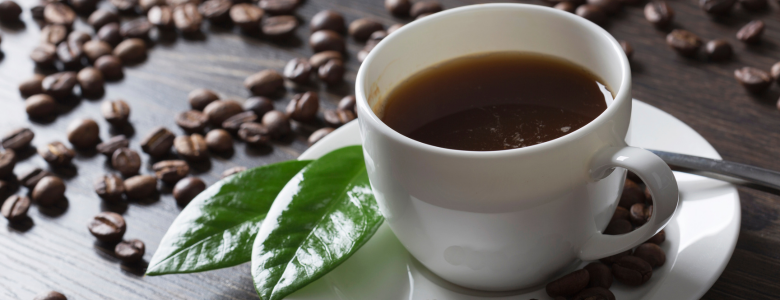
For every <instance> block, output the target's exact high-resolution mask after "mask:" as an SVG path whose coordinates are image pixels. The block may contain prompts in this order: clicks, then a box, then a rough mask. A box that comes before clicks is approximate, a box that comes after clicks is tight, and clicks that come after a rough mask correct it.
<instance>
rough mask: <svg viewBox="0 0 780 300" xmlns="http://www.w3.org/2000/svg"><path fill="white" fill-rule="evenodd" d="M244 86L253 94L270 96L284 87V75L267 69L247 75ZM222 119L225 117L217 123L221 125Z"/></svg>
mask: <svg viewBox="0 0 780 300" xmlns="http://www.w3.org/2000/svg"><path fill="white" fill-rule="evenodd" d="M244 87H246V88H247V89H249V91H251V92H252V94H255V95H258V96H268V95H272V94H274V93H276V91H278V90H279V89H281V88H282V87H284V77H282V75H281V74H279V72H276V70H272V69H266V70H262V71H260V72H257V73H255V74H253V75H250V76H249V77H247V78H246V80H244ZM228 117H229V116H228ZM222 121H224V119H222V120H220V122H219V123H217V124H216V125H219V124H220V123H222Z"/></svg>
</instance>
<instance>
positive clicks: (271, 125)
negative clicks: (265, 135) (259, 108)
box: [262, 110, 291, 138]
mask: <svg viewBox="0 0 780 300" xmlns="http://www.w3.org/2000/svg"><path fill="white" fill-rule="evenodd" d="M262 124H263V126H265V128H267V129H268V132H269V133H270V134H271V137H273V138H279V137H281V136H284V135H286V134H288V133H290V131H291V128H290V120H289V119H288V118H287V116H286V115H285V114H284V113H282V112H281V111H278V110H272V111H269V112H267V113H266V114H265V115H264V116H263V122H262Z"/></svg>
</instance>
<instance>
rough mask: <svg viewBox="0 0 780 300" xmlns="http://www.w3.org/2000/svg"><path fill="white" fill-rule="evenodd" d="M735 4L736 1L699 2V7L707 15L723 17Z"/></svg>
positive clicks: (705, 0) (711, 0) (702, 0)
mask: <svg viewBox="0 0 780 300" xmlns="http://www.w3.org/2000/svg"><path fill="white" fill-rule="evenodd" d="M736 3H737V0H699V7H701V9H702V10H704V11H705V12H706V13H708V14H713V15H725V14H727V13H728V12H729V11H731V8H732V7H734V4H736Z"/></svg>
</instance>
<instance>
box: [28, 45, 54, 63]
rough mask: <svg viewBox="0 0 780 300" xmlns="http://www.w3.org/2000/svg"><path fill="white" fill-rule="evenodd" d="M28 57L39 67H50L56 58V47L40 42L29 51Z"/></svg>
mask: <svg viewBox="0 0 780 300" xmlns="http://www.w3.org/2000/svg"><path fill="white" fill-rule="evenodd" d="M30 59H32V60H33V62H35V65H37V66H38V67H40V68H44V69H46V68H52V67H53V64H54V61H55V60H56V59H57V47H55V46H54V45H52V44H41V45H38V47H35V49H33V51H32V52H30Z"/></svg>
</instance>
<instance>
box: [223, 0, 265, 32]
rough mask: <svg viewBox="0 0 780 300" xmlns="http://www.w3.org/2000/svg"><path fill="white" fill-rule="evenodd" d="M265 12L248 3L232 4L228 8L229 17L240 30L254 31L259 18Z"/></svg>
mask: <svg viewBox="0 0 780 300" xmlns="http://www.w3.org/2000/svg"><path fill="white" fill-rule="evenodd" d="M264 14H265V12H264V11H263V9H261V8H259V7H257V6H255V5H253V4H249V3H238V4H234V5H233V7H231V8H230V19H231V20H233V23H234V24H236V25H237V26H238V27H241V29H242V30H244V31H248V32H255V31H257V30H258V29H259V28H260V27H259V26H260V19H262V18H263V15H264Z"/></svg>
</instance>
